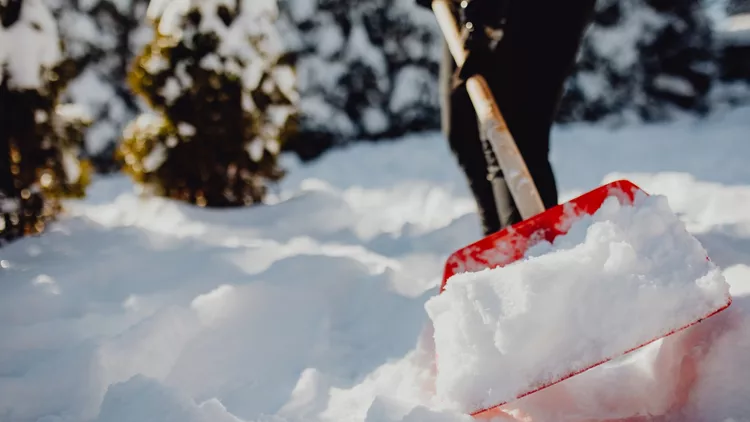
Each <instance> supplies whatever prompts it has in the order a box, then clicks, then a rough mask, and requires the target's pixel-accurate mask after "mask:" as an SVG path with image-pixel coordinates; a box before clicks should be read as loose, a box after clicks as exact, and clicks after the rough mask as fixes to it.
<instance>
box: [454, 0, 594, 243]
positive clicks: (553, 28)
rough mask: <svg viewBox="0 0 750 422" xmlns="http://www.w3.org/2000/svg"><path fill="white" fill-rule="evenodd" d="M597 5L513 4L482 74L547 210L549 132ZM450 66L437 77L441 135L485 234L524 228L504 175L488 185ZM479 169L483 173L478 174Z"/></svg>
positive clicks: (550, 194) (552, 197) (584, 0)
mask: <svg viewBox="0 0 750 422" xmlns="http://www.w3.org/2000/svg"><path fill="white" fill-rule="evenodd" d="M475 1H480V0H475ZM594 4H595V0H569V1H565V2H560V1H559V0H543V1H541V0H540V1H534V2H529V1H512V2H511V7H510V10H509V16H508V26H507V28H506V33H505V36H504V37H503V40H502V41H501V42H500V45H499V46H498V48H497V50H496V51H495V53H494V55H493V60H492V62H491V63H490V64H489V65H488V67H487V68H486V69H482V72H481V73H482V75H483V76H484V77H485V78H486V79H487V81H488V83H489V85H490V88H491V90H492V92H493V95H494V96H495V100H496V101H497V103H498V107H499V108H500V111H501V113H502V114H503V116H504V118H505V120H506V122H507V124H508V128H509V130H510V132H511V134H512V135H513V137H514V139H515V141H516V143H517V144H518V147H519V150H520V151H521V154H522V156H523V157H524V160H525V161H526V165H527V166H528V168H529V172H530V173H531V176H532V178H533V179H534V182H535V183H536V185H537V189H538V190H539V193H540V195H541V197H542V201H543V203H544V205H545V207H547V208H550V207H552V206H554V205H556V204H557V203H558V192H557V184H556V180H555V177H554V172H553V170H552V167H551V164H550V162H549V137H550V132H551V129H552V125H553V122H554V118H555V115H556V112H557V107H558V104H559V101H560V97H561V96H562V93H563V88H564V84H565V80H566V78H567V76H568V74H569V72H570V70H571V69H572V67H573V65H574V63H575V57H576V54H577V52H578V48H579V44H580V41H581V38H582V36H583V33H584V31H585V29H586V26H587V24H588V22H589V21H590V18H591V16H592V14H593V8H594ZM450 60H451V61H450V62H448V61H446V62H444V63H443V71H442V75H441V87H442V90H443V92H444V96H443V99H444V103H443V106H444V114H443V120H444V122H445V124H444V131H445V132H446V135H447V137H448V139H449V142H450V145H451V148H452V149H453V151H454V153H455V154H456V157H457V159H458V161H459V164H460V165H461V167H462V169H463V170H464V172H465V174H466V175H467V178H468V179H469V181H470V182H469V183H470V186H471V187H472V192H473V194H474V196H475V199H476V201H477V205H478V208H479V213H480V217H481V220H482V223H483V229H484V231H485V234H490V233H493V232H495V231H498V230H500V229H502V228H504V227H506V226H508V225H511V224H514V223H517V222H519V221H521V216H520V214H519V212H518V209H517V208H516V206H515V204H514V202H513V199H512V197H511V195H510V193H509V191H508V188H507V184H506V183H505V181H504V179H503V178H502V174H498V175H497V176H496V177H494V178H493V180H492V181H490V180H488V175H489V170H488V168H487V165H488V162H487V159H486V158H485V155H484V152H485V151H484V149H483V146H482V142H481V140H480V139H479V133H478V129H477V120H476V114H475V113H474V109H473V106H472V105H471V102H470V100H469V97H468V94H467V93H466V89H465V87H464V86H463V85H461V86H459V87H454V88H451V82H452V80H451V78H450V75H451V74H452V72H453V71H455V64H453V61H452V59H450ZM482 164H483V165H484V168H482V169H477V168H476V167H477V166H479V167H481V165H482ZM493 185H494V192H493Z"/></svg>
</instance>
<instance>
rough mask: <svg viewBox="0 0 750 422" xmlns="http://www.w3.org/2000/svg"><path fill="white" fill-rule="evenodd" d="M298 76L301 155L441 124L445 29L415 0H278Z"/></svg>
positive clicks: (296, 144) (297, 145)
mask: <svg viewBox="0 0 750 422" xmlns="http://www.w3.org/2000/svg"><path fill="white" fill-rule="evenodd" d="M279 7H280V8H281V11H282V17H283V20H282V23H283V24H284V25H285V27H284V29H283V30H282V33H283V34H284V36H285V43H286V44H287V46H288V48H289V49H290V50H292V51H293V52H294V54H295V64H296V69H297V72H298V75H299V81H298V89H299V93H300V98H301V100H300V130H299V132H298V136H297V137H295V139H293V140H290V142H289V143H288V144H287V145H288V149H290V150H293V151H295V152H296V153H297V154H298V155H300V156H301V157H302V158H304V159H311V158H315V157H316V156H318V155H319V154H320V153H322V152H323V151H324V150H326V149H327V148H328V147H330V146H331V145H334V144H339V143H345V142H348V141H351V140H354V139H378V138H383V137H396V136H399V135H402V134H404V133H406V132H410V131H415V130H424V129H434V128H437V127H438V126H439V123H440V103H439V97H438V92H437V81H436V79H437V76H438V69H439V65H438V63H439V60H440V57H441V54H442V51H441V47H442V34H441V33H440V32H439V29H438V27H437V23H436V21H435V17H434V16H433V15H432V13H431V12H430V11H429V10H426V9H424V8H421V7H419V6H417V5H416V3H415V1H414V0H280V5H279Z"/></svg>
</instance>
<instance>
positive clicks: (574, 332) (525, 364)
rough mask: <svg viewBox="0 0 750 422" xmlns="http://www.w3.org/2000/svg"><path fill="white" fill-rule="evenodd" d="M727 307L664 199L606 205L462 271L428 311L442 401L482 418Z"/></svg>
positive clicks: (717, 274)
mask: <svg viewBox="0 0 750 422" xmlns="http://www.w3.org/2000/svg"><path fill="white" fill-rule="evenodd" d="M729 302H730V298H729V286H728V284H727V283H726V281H725V280H724V277H723V276H722V274H721V271H720V269H719V268H718V267H717V266H716V265H715V264H714V263H712V262H711V261H708V260H707V259H706V251H705V250H704V249H703V247H702V246H701V245H700V242H698V240H697V239H695V238H694V237H693V236H692V235H690V233H688V232H687V230H685V226H684V224H683V223H682V222H681V221H680V220H679V218H678V217H677V216H676V215H675V214H674V213H673V212H672V210H671V209H670V207H669V205H668V203H667V200H666V198H665V197H664V196H645V195H643V194H641V193H639V194H638V195H637V196H636V198H635V202H634V203H633V204H632V205H628V204H626V205H623V204H621V203H620V201H619V200H618V199H617V197H614V196H612V197H610V198H609V199H607V200H606V201H605V202H604V204H603V205H602V207H601V208H600V209H599V210H598V211H597V212H596V213H594V214H593V215H591V216H583V217H580V218H578V219H577V220H576V221H575V222H573V223H572V225H571V227H570V230H569V232H568V233H567V234H566V235H564V236H559V237H557V238H556V239H555V240H554V243H553V244H550V243H549V242H546V241H543V242H540V243H538V244H537V245H535V246H534V247H532V248H530V249H529V251H528V252H527V254H526V257H525V259H523V260H521V261H518V262H515V263H513V264H510V265H508V266H505V267H500V268H495V269H485V270H482V271H479V272H474V273H461V274H458V275H455V276H453V277H451V278H450V279H449V280H448V284H447V286H446V290H445V291H444V293H442V294H441V295H439V296H437V297H435V298H433V299H431V300H430V301H429V302H428V303H427V305H426V307H427V311H428V313H429V315H430V318H431V319H432V321H433V324H434V327H435V343H436V351H437V355H438V356H439V359H438V376H437V394H438V396H439V397H440V399H441V400H442V401H444V402H445V403H446V404H447V405H448V406H450V407H452V408H455V409H456V410H459V411H462V412H465V413H476V412H479V411H482V410H486V409H489V408H492V407H494V406H496V405H500V404H503V403H506V402H509V401H511V400H513V399H515V398H517V397H521V396H523V395H525V394H527V393H530V392H532V391H534V390H537V389H538V388H541V387H543V386H548V385H550V384H553V383H556V382H558V381H560V380H562V379H564V378H566V377H567V376H569V375H571V374H573V373H578V372H580V371H583V370H586V369H589V368H591V367H593V366H595V365H597V364H599V363H600V362H603V361H605V360H607V359H610V358H613V357H619V355H620V354H622V353H624V352H626V351H629V350H632V349H634V348H636V347H638V346H641V345H644V344H646V343H650V342H651V341H653V340H656V339H657V338H659V337H661V336H664V335H666V334H669V333H671V332H672V331H674V330H677V329H680V328H683V327H686V326H688V325H691V324H692V323H694V322H697V321H699V320H701V319H703V318H705V317H707V316H709V315H711V314H713V313H715V312H716V311H718V310H719V309H721V308H724V307H726V306H727V305H728V304H729Z"/></svg>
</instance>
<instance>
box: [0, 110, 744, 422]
mask: <svg viewBox="0 0 750 422" xmlns="http://www.w3.org/2000/svg"><path fill="white" fill-rule="evenodd" d="M748 112H750V109H745V111H744V112H742V113H740V114H735V115H734V116H733V117H732V119H725V120H722V121H721V123H720V124H706V125H705V126H703V127H702V128H700V130H697V129H696V128H694V127H691V126H684V127H679V126H678V127H674V126H667V129H671V131H670V130H663V129H664V126H656V127H651V128H650V129H649V128H639V129H628V130H624V131H622V132H613V133H609V132H603V131H600V130H598V129H591V128H578V129H576V130H574V131H572V132H569V133H568V134H567V135H566V136H569V137H570V139H571V142H570V143H568V144H567V145H565V144H564V143H563V144H562V146H563V147H565V148H568V149H567V150H566V151H564V152H565V154H564V155H563V157H567V158H578V160H575V159H571V160H561V161H558V163H559V165H558V167H557V171H558V174H559V175H560V177H561V179H563V180H564V181H565V183H564V188H563V194H564V195H566V196H568V195H569V194H570V191H571V190H588V189H590V188H591V186H592V185H595V186H596V185H599V184H601V183H602V179H601V177H603V176H604V175H605V174H606V173H608V172H611V171H612V170H613V169H620V170H623V171H639V172H647V173H648V174H646V173H643V174H638V175H633V174H620V175H619V177H624V178H628V179H631V180H633V181H634V182H636V183H637V184H639V185H640V186H642V187H644V189H645V190H647V191H648V192H650V193H660V194H664V195H666V197H667V198H668V201H669V203H670V206H671V207H672V208H673V209H674V210H675V211H677V212H678V213H679V214H680V216H681V219H683V220H684V221H687V222H688V223H689V224H688V229H689V231H690V233H692V234H693V235H694V236H695V237H697V238H698V239H699V240H700V241H701V243H702V244H703V245H705V246H706V249H707V250H708V255H709V256H711V258H712V260H713V261H714V262H716V263H717V264H718V265H720V266H721V267H722V268H724V269H725V270H724V272H723V274H724V276H725V278H726V280H727V282H728V283H729V284H730V286H731V293H732V295H733V300H734V302H733V305H732V306H731V307H730V308H729V309H727V310H726V311H725V312H722V313H720V314H719V315H717V316H715V317H713V318H710V319H708V320H706V321H704V322H703V323H701V324H698V325H696V326H694V327H692V328H690V329H687V330H684V331H682V332H679V333H677V334H675V335H672V336H669V337H668V338H666V339H663V340H660V341H656V342H654V343H652V344H650V345H649V346H647V347H645V348H643V349H640V350H639V351H636V352H634V353H631V354H628V355H626V356H624V357H622V358H619V359H616V360H613V361H611V362H609V363H607V364H604V365H601V366H598V367H596V368H594V369H592V370H590V371H587V372H585V373H583V374H581V375H579V376H576V377H573V378H571V379H568V380H566V381H564V382H561V383H559V384H556V385H554V386H552V387H550V388H547V389H544V390H542V391H540V392H538V393H536V394H533V395H530V396H527V397H524V398H523V399H520V400H516V401H513V402H511V403H509V404H508V405H506V406H503V408H502V410H503V411H504V413H500V414H498V416H499V418H497V419H496V420H494V421H493V422H498V420H513V419H514V418H515V419H518V420H524V422H584V421H585V422H603V421H609V422H612V421H613V420H618V419H619V420H623V419H624V420H631V421H632V420H638V419H637V418H639V417H640V418H641V419H640V420H661V421H673V420H674V421H679V422H706V421H727V420H729V419H733V420H734V421H735V422H741V421H747V419H748V415H750V403H748V401H747V399H746V398H747V397H748V395H750V387H749V385H750V384H748V382H747V379H748V371H749V369H748V368H750V358H748V357H749V356H750V353H748V351H749V349H750V216H749V215H748V213H747V212H746V209H747V205H746V204H750V186H747V180H748V177H747V174H748V167H747V166H746V160H747V154H743V153H742V152H743V151H750V149H747V148H749V147H748V144H747V142H745V141H746V135H745V134H746V131H744V132H743V131H742V130H741V129H743V128H746V127H747V121H748V119H747V116H748ZM659 128H662V129H659ZM665 138H669V142H668V143H659V148H658V151H657V152H658V153H652V154H645V153H643V151H649V149H648V147H649V146H653V145H655V144H656V143H658V141H661V140H663V139H665ZM572 139H576V140H577V142H572ZM706 140H710V141H706ZM588 141H591V142H588ZM594 141H596V143H600V144H601V145H602V147H601V148H605V147H604V146H605V145H609V147H607V148H606V149H607V152H608V153H609V154H614V156H616V157H620V160H622V161H621V162H619V165H617V166H615V163H613V162H611V161H609V162H608V161H607V160H605V159H597V160H588V161H587V162H585V163H583V164H586V165H587V166H588V167H584V166H583V165H582V161H580V160H582V157H587V156H588V157H591V156H592V155H594V156H596V157H597V158H598V157H603V155H600V154H599V153H598V152H597V151H599V150H596V149H595V150H594V151H593V152H592V150H591V149H590V148H591V146H592V144H594ZM701 141H703V142H701ZM672 142H673V143H672ZM667 144H669V145H672V146H671V147H667ZM557 145H558V146H560V145H561V144H560V143H558V144H557ZM743 148H744V149H743ZM558 152H560V150H559V149H558ZM587 154H588V155H587ZM688 154H689V156H692V155H695V156H700V157H701V160H697V159H696V160H689V159H684V160H681V161H680V162H679V163H676V160H677V157H679V156H682V157H683V158H689V156H688ZM649 157H653V158H651V159H649ZM665 157H667V159H668V160H669V161H671V160H675V161H674V162H675V164H679V166H675V167H674V168H670V169H671V170H679V171H680V172H691V173H692V174H695V175H696V178H692V177H687V176H684V175H664V174H659V175H654V174H652V173H653V172H655V171H656V170H658V169H659V163H660V162H661V163H662V164H661V166H662V169H663V168H664V167H666V166H668V165H669V167H672V166H671V163H669V161H665V160H666V159H665ZM287 158H288V159H289V160H288V161H287V164H288V167H289V168H290V169H291V172H290V174H289V177H287V178H286V179H284V181H283V182H282V184H281V185H280V189H281V191H280V192H279V198H278V200H277V201H276V202H274V203H271V204H269V205H266V206H263V207H256V208H253V209H242V210H239V209H238V210H207V209H197V208H194V207H190V206H185V205H184V204H179V203H175V202H173V201H168V200H164V199H143V198H138V197H137V196H136V195H135V194H133V185H132V183H131V182H130V181H129V180H128V179H127V178H126V177H111V178H110V177H107V178H100V179H98V180H96V181H95V182H94V183H93V185H92V186H91V188H90V190H89V197H88V198H87V199H86V200H84V201H71V202H68V203H67V214H66V215H65V216H63V217H62V218H61V219H60V220H59V221H58V222H56V223H55V224H54V225H52V226H51V227H50V231H49V232H48V233H47V234H46V235H45V236H42V237H37V238H29V239H24V240H21V241H18V242H15V243H13V244H10V245H7V246H5V247H3V248H2V249H0V414H1V415H3V416H2V420H3V422H35V421H36V422H93V421H96V422H125V421H159V422H171V421H176V420H180V421H181V422H187V421H193V422H208V421H211V422H365V421H366V422H471V421H472V420H474V419H472V418H471V417H469V416H467V415H465V414H462V413H461V412H458V411H456V410H450V409H446V408H445V403H444V402H441V397H440V396H438V395H437V394H436V392H437V390H436V385H437V384H436V380H437V378H436V377H437V375H438V374H437V372H436V364H437V362H436V358H435V356H436V350H435V346H436V345H435V342H434V340H433V334H434V333H433V327H432V325H431V324H430V322H431V321H430V319H429V317H428V315H427V314H426V312H425V309H424V305H425V303H426V302H427V301H428V300H429V299H430V298H432V297H433V296H434V295H435V294H437V291H438V288H439V283H440V278H441V273H442V269H443V267H442V265H443V263H444V260H445V258H446V257H447V255H448V254H449V253H450V252H452V251H453V250H454V249H455V248H457V247H460V246H462V245H465V244H467V243H469V242H471V241H473V240H475V239H477V237H479V236H481V232H480V225H479V220H478V219H477V217H476V215H475V214H474V213H473V212H472V202H471V199H470V197H469V192H468V189H467V188H466V186H465V181H464V179H463V176H462V174H461V173H460V170H459V169H458V168H457V166H453V165H449V164H448V163H451V162H452V161H451V160H452V157H451V154H450V150H449V149H448V146H447V143H446V142H445V141H444V140H443V139H442V138H441V137H439V136H425V137H410V138H407V139H405V140H403V141H401V142H399V143H392V144H387V145H385V144H381V145H376V144H360V145H357V146H356V147H352V148H348V149H341V150H337V151H335V152H332V153H331V154H329V155H327V156H326V157H325V158H324V159H323V160H321V161H319V162H316V163H315V164H313V165H311V166H304V165H301V164H300V163H298V162H296V160H295V159H293V158H290V157H289V156H287ZM635 160H638V161H637V162H635ZM706 162H708V163H718V162H721V164H722V167H721V168H722V172H716V171H713V172H709V171H708V168H707V167H706V166H707V164H706ZM678 176H681V177H678ZM717 179H721V180H718V181H717ZM706 180H710V181H711V182H712V183H708V182H706ZM727 183H733V184H734V186H728V185H727ZM743 184H744V185H743ZM579 240H582V239H579ZM696 272H700V270H697V271H696ZM581 300H582V301H583V299H581ZM581 303H583V302H581ZM544 322H545V323H548V321H544ZM544 347H547V346H546V344H545V345H544ZM547 348H548V349H549V348H551V347H547Z"/></svg>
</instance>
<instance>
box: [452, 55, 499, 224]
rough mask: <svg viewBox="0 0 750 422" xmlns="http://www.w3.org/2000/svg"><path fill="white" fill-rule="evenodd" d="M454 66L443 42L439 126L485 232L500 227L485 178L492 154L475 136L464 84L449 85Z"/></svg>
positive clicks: (475, 124)
mask: <svg viewBox="0 0 750 422" xmlns="http://www.w3.org/2000/svg"><path fill="white" fill-rule="evenodd" d="M455 70H456V66H455V62H454V61H453V57H452V56H451V55H450V52H449V51H448V47H447V45H445V46H444V54H443V63H442V65H441V69H440V90H441V101H442V104H441V106H442V129H443V133H444V134H445V136H446V137H447V138H448V144H449V146H450V148H451V150H452V151H453V154H454V155H455V157H456V159H457V161H458V164H459V166H460V167H461V170H462V171H463V172H464V174H465V175H466V178H467V182H468V184H469V188H470V189H471V192H472V195H473V196H474V199H475V201H476V203H477V212H478V214H479V219H480V221H481V224H482V231H483V232H484V233H485V234H489V233H492V232H495V231H497V230H499V228H500V221H499V219H498V211H497V204H496V202H495V197H494V194H493V192H492V184H491V183H490V181H489V180H488V167H489V166H488V159H490V160H492V159H494V157H493V156H489V157H488V156H487V154H488V152H489V151H488V150H487V148H488V146H487V145H485V144H484V143H483V142H481V140H480V139H479V126H478V124H479V123H478V120H477V115H476V112H475V111H474V106H473V105H472V103H471V99H470V98H469V94H468V93H467V92H466V89H465V87H463V86H460V87H457V88H456V87H454V86H453V74H454V72H455Z"/></svg>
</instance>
